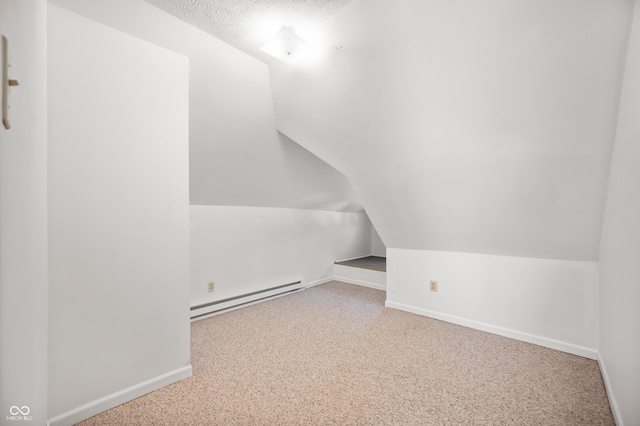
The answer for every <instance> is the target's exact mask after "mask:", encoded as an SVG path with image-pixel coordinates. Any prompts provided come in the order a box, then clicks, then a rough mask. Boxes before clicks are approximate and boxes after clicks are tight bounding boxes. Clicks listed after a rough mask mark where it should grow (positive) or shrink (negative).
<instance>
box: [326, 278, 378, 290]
mask: <svg viewBox="0 0 640 426" xmlns="http://www.w3.org/2000/svg"><path fill="white" fill-rule="evenodd" d="M333 281H340V282H343V283H347V284H355V285H359V286H362V287H369V288H373V289H376V290H382V291H387V286H385V285H382V284H376V283H370V282H367V281H362V280H356V279H354V278H346V277H338V276H334V277H333Z"/></svg>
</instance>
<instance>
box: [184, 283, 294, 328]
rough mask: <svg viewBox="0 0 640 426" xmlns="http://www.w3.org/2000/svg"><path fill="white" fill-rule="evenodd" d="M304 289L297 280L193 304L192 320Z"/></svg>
mask: <svg viewBox="0 0 640 426" xmlns="http://www.w3.org/2000/svg"><path fill="white" fill-rule="evenodd" d="M303 289H304V287H303V286H302V281H296V282H293V283H289V284H283V285H279V286H276V287H271V288H267V289H265V290H259V291H254V292H251V293H246V294H241V295H239V296H234V297H229V298H227V299H222V300H216V301H213V302H209V303H204V304H202V305H197V306H192V307H191V320H196V319H201V318H203V317H205V316H210V315H213V314H218V313H221V312H224V311H228V310H232V309H237V308H239V307H241V306H244V305H249V304H253V303H257V302H262V301H265V300H268V299H272V298H275V297H280V296H284V295H285V294H288V293H293V292H296V291H300V290H303Z"/></svg>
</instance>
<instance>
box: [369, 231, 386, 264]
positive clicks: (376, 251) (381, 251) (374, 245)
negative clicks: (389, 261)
mask: <svg viewBox="0 0 640 426" xmlns="http://www.w3.org/2000/svg"><path fill="white" fill-rule="evenodd" d="M371 254H372V255H374V256H382V257H386V256H387V247H386V246H385V245H384V242H383V241H382V238H380V235H379V234H378V231H376V228H374V227H373V226H372V227H371Z"/></svg>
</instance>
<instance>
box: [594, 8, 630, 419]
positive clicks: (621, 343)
mask: <svg viewBox="0 0 640 426" xmlns="http://www.w3.org/2000/svg"><path fill="white" fill-rule="evenodd" d="M639 76H640V4H639V3H638V2H637V1H636V5H635V12H634V13H633V28H632V31H631V37H630V39H629V48H628V53H627V62H626V69H625V77H624V84H623V86H622V96H621V100H620V110H619V114H618V126H617V131H616V141H615V145H614V149H613V157H612V161H611V173H610V176H609V187H608V191H607V203H606V210H605V215H604V221H603V226H602V242H601V245H600V259H599V260H600V287H599V295H598V296H599V297H598V301H599V315H600V324H599V326H600V342H599V352H600V353H599V356H600V358H599V360H600V366H601V370H602V373H603V378H604V380H605V384H606V386H607V391H608V393H609V400H610V401H611V407H612V409H613V413H614V415H615V417H616V422H617V423H618V424H619V425H633V424H636V423H637V422H638V419H640V405H638V403H637V402H638V401H639V400H640V363H638V359H640V310H638V306H640V263H639V262H638V259H640V197H639V196H638V194H640V121H638V115H639V114H640V78H639Z"/></svg>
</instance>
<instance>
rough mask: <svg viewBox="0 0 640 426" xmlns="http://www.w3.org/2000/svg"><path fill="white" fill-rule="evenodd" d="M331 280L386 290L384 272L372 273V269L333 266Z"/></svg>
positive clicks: (385, 275)
mask: <svg viewBox="0 0 640 426" xmlns="http://www.w3.org/2000/svg"><path fill="white" fill-rule="evenodd" d="M333 278H334V279H335V280H336V281H341V282H343V283H349V284H355V285H360V286H363V287H369V288H375V289H376V290H385V289H386V288H387V274H386V272H382V271H374V270H373V269H365V268H355V267H353V266H345V265H333Z"/></svg>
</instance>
